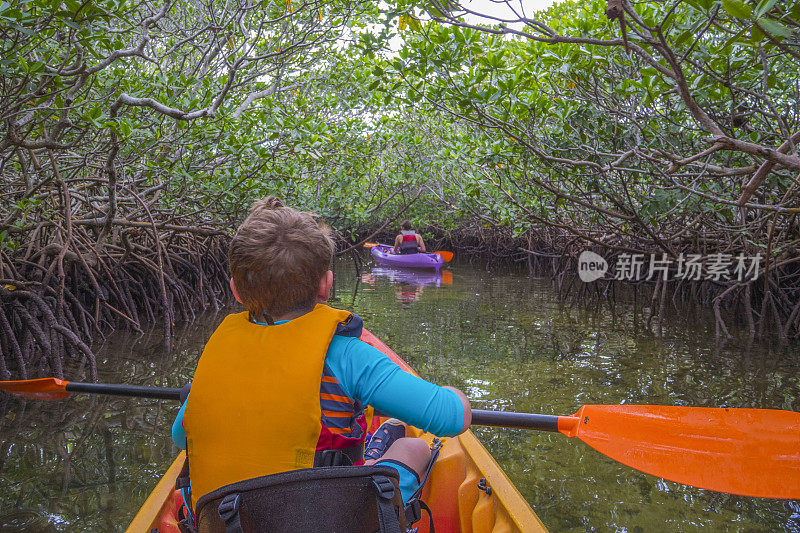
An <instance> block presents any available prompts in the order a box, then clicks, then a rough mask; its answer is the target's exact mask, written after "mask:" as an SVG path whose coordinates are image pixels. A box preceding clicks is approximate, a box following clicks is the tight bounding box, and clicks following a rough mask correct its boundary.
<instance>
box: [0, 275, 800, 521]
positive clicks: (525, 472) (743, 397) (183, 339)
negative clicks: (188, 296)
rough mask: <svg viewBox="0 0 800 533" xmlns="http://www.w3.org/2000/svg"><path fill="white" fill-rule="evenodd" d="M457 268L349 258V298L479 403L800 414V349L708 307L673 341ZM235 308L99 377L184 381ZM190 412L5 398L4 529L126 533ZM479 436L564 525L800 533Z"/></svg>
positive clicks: (114, 402)
mask: <svg viewBox="0 0 800 533" xmlns="http://www.w3.org/2000/svg"><path fill="white" fill-rule="evenodd" d="M455 268H457V270H458V276H457V278H456V279H455V280H453V279H452V277H450V278H449V280H448V279H447V277H449V276H452V274H449V272H448V271H444V272H442V273H441V274H439V276H441V278H438V277H437V275H436V274H434V273H425V272H415V271H410V272H409V271H398V270H396V269H389V268H385V267H376V268H375V269H373V270H371V271H370V272H368V273H367V274H364V272H363V271H362V272H358V271H356V269H355V267H353V265H351V264H349V263H347V262H345V261H342V262H340V263H339V264H338V265H337V275H336V279H337V285H338V292H337V296H338V299H337V301H336V304H335V305H336V306H337V307H341V308H345V309H349V310H352V311H354V312H356V313H358V314H359V315H360V316H361V317H362V318H363V319H364V323H365V325H366V326H367V327H368V328H369V329H370V330H371V331H373V332H374V333H375V334H377V335H378V336H379V337H380V338H381V339H382V340H383V341H384V342H386V343H387V344H388V345H389V346H391V347H392V348H393V349H394V350H395V351H396V352H397V353H398V354H400V355H401V356H402V357H403V358H404V359H406V361H408V362H409V363H411V364H412V365H413V366H414V367H415V368H416V369H417V370H418V371H419V373H420V374H421V375H423V376H425V377H426V378H427V379H430V380H431V381H435V382H437V383H442V384H449V385H454V386H456V387H460V388H461V389H463V390H465V391H467V392H468V393H469V395H470V397H471V398H472V399H473V401H474V403H475V406H476V407H478V408H485V409H500V408H502V409H506V410H511V411H523V412H534V413H547V414H569V413H573V412H575V411H576V410H577V408H578V407H580V406H581V405H584V404H622V403H624V404H666V405H693V406H708V407H723V406H728V407H752V408H770V409H781V408H782V409H789V410H800V362H798V358H797V348H798V346H797V345H796V344H795V345H792V346H788V347H777V346H776V347H770V346H764V345H761V346H758V345H756V346H754V347H752V348H747V347H746V345H747V334H746V332H745V333H744V334H742V335H740V336H739V337H737V338H734V339H732V341H731V342H730V343H729V344H728V345H726V346H724V347H720V346H717V345H716V344H715V343H714V328H713V324H714V322H713V316H706V315H704V312H703V311H701V312H697V313H695V312H685V313H682V314H680V315H679V316H674V317H671V318H669V319H668V320H665V322H664V331H663V335H656V334H654V333H653V331H652V330H651V329H650V326H649V325H648V324H647V317H648V315H649V309H648V308H647V304H649V299H647V300H646V301H644V300H643V299H641V298H640V300H639V305H633V304H632V303H631V302H630V301H628V302H627V303H626V302H624V301H622V300H619V301H617V302H616V304H615V305H614V306H612V305H610V304H609V303H607V302H603V303H601V304H596V305H591V306H586V305H563V304H561V303H559V301H558V299H557V297H556V295H555V293H554V292H553V290H552V287H551V285H550V284H549V282H548V281H546V280H533V279H530V278H528V277H527V276H525V275H523V274H520V273H518V272H516V271H514V270H511V269H509V270H505V271H502V270H493V271H487V269H485V268H480V267H475V266H471V265H468V264H464V263H460V264H458V265H456V267H455ZM398 286H399V287H400V290H401V292H408V291H411V289H410V288H409V287H414V300H413V305H412V304H409V303H405V302H404V300H403V299H402V298H397V294H396V291H397V290H398ZM416 289H421V290H420V292H416ZM227 311H228V312H230V311H231V310H227ZM224 315H225V312H221V313H220V314H218V315H216V316H215V315H203V316H202V318H201V319H200V320H198V321H196V322H195V323H193V324H191V325H189V326H187V327H185V328H183V329H182V330H181V331H180V336H178V337H177V338H176V345H175V346H173V347H171V348H172V349H171V350H166V348H167V347H166V346H164V344H163V337H162V336H161V335H160V334H159V333H158V332H157V331H156V332H154V333H153V334H152V335H149V336H144V337H139V336H135V335H127V334H117V335H111V336H109V340H108V341H107V343H106V345H105V346H103V347H102V349H101V352H100V354H99V357H98V360H99V361H102V364H101V365H100V373H101V375H100V380H101V381H103V382H109V383H132V384H139V385H163V386H170V387H178V386H181V385H183V384H184V383H185V382H186V380H187V379H189V377H190V376H191V374H192V372H193V371H194V367H195V364H196V360H197V357H198V356H199V354H200V352H201V350H202V347H203V345H204V343H205V342H206V341H207V340H208V338H209V337H210V335H211V333H212V331H213V330H214V328H215V327H216V326H217V324H218V323H219V322H220V321H221V320H222V318H223V316H224ZM731 332H732V333H733V334H734V335H737V331H734V330H733V329H732V331H731ZM69 377H71V378H75V377H77V376H74V375H70V376H69ZM177 408H178V406H177V405H176V404H175V403H172V402H166V401H164V402H156V401H142V400H136V399H127V398H99V397H98V398H95V399H91V398H89V397H87V396H82V397H81V396H73V397H72V398H70V399H68V400H64V401H61V402H43V401H32V400H30V401H24V402H23V401H20V400H16V399H10V398H9V397H7V396H4V395H2V394H0V531H115V530H117V531H120V530H124V528H125V526H126V525H127V524H128V522H129V521H130V519H131V518H132V516H133V515H134V514H135V512H136V510H137V509H138V508H139V506H140V505H141V504H142V502H144V500H145V498H146V496H147V494H148V493H149V492H150V491H151V490H152V488H153V487H154V486H155V484H156V482H157V481H158V479H159V477H160V476H161V474H162V473H163V472H164V470H165V469H166V467H167V466H168V465H169V463H170V462H171V460H172V459H173V458H174V456H175V453H176V452H177V450H175V449H174V448H173V446H172V443H171V439H170V425H171V423H172V420H173V418H174V415H175V412H176V410H177ZM475 433H476V435H477V436H478V438H479V439H480V440H481V441H482V442H483V444H484V445H485V446H486V447H487V448H488V449H489V451H490V452H491V453H492V455H493V456H494V457H495V459H497V461H498V462H499V463H500V465H501V466H502V467H503V469H504V470H505V471H506V473H507V474H508V475H509V477H510V478H511V480H512V481H513V482H514V484H515V485H516V487H517V488H518V489H519V490H520V492H521V493H522V494H523V496H524V497H525V498H526V499H527V500H528V501H529V502H530V503H531V505H532V506H533V507H534V509H535V510H536V512H537V514H539V516H540V517H541V518H542V520H543V521H544V523H545V524H546V525H547V526H548V527H549V528H550V530H551V531H554V532H560V531H620V532H622V531H646V532H649V531H694V530H696V529H699V528H705V529H707V530H709V531H748V532H750V531H792V532H797V531H800V507H799V506H798V503H797V502H790V501H779V500H764V499H757V498H744V497H739V496H731V495H728V494H721V493H713V492H709V491H703V490H699V489H695V488H692V487H686V486H683V485H679V484H676V483H672V482H666V481H663V480H660V479H658V478H655V477H652V476H648V475H646V474H643V473H641V472H637V471H635V470H632V469H630V468H628V467H625V466H623V465H621V464H619V463H616V462H614V461H612V460H611V459H608V458H606V457H605V456H603V455H602V454H599V453H597V452H595V451H593V450H592V449H590V448H589V447H588V446H586V445H584V444H582V443H581V442H578V441H576V440H575V439H567V438H565V437H563V436H560V435H550V434H543V433H536V432H530V431H524V430H513V429H495V428H476V429H475ZM434 512H436V511H435V509H434Z"/></svg>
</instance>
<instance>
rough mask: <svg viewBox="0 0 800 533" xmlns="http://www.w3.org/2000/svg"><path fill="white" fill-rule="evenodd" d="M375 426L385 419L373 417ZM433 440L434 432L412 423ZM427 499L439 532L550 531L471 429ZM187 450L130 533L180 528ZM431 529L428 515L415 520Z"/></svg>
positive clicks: (455, 442) (444, 456)
mask: <svg viewBox="0 0 800 533" xmlns="http://www.w3.org/2000/svg"><path fill="white" fill-rule="evenodd" d="M361 340H363V341H365V342H367V343H369V344H371V345H373V346H375V347H376V348H378V349H379V350H380V351H381V352H383V353H385V354H386V355H387V356H388V357H389V358H390V359H392V360H393V361H394V362H395V363H397V364H398V365H400V366H401V367H402V368H403V369H404V370H406V371H408V372H413V370H412V369H411V367H409V366H408V364H406V362H405V361H403V360H402V359H401V358H400V357H399V356H398V355H397V354H395V353H394V352H393V351H392V350H391V349H390V348H389V347H388V346H386V345H385V344H384V343H383V342H381V341H380V340H379V339H378V338H377V337H375V336H374V335H372V334H371V333H370V332H368V331H367V330H366V329H365V330H364V333H363V335H362V336H361ZM371 422H372V423H371V426H370V427H371V428H372V429H373V430H374V428H376V427H377V426H378V425H379V424H380V423H381V422H382V419H380V418H378V417H375V419H374V420H372V421H371ZM410 429H411V430H412V431H413V432H415V433H416V436H419V437H422V438H423V439H425V440H427V441H428V442H429V443H430V442H431V441H432V439H433V436H432V435H429V434H427V433H426V434H422V432H421V431H420V430H418V429H416V428H410ZM443 441H444V445H443V447H442V449H441V452H440V453H439V459H438V460H437V461H436V463H435V465H434V467H433V470H432V472H431V476H430V478H429V480H428V483H427V484H426V485H425V490H424V492H423V497H422V499H423V500H424V501H425V502H426V503H427V504H428V506H430V508H431V511H432V514H433V522H434V526H435V528H436V531H437V533H456V532H458V533H484V532H486V533H488V532H496V533H499V532H503V533H510V532H517V531H519V532H525V533H533V532H540V531H547V529H546V528H545V527H544V525H543V524H542V522H541V520H539V517H538V516H536V513H535V512H534V511H533V509H531V507H530V505H528V503H527V502H526V501H525V499H524V498H523V497H522V495H521V494H520V493H519V491H518V490H517V489H516V487H514V484H513V483H511V481H510V480H509V479H508V477H507V476H506V475H505V473H504V472H503V469H502V468H500V466H499V465H498V464H497V462H496V461H495V460H494V458H492V456H491V455H490V454H489V452H488V451H486V448H484V447H483V446H482V445H481V443H480V442H478V439H476V438H475V436H474V435H473V434H472V432H471V431H467V432H465V433H463V434H461V435H459V436H458V437H453V438H447V439H443ZM184 459H185V453H184V452H181V454H180V455H179V456H178V457H177V458H176V459H175V461H174V462H173V463H172V465H171V466H170V467H169V469H167V472H166V473H165V474H164V477H162V478H161V481H159V482H158V485H156V488H155V489H153V492H151V493H150V496H148V498H147V500H146V501H145V502H144V505H142V507H141V509H140V510H139V512H138V513H137V514H136V516H135V517H134V518H133V521H132V522H131V524H130V525H129V526H128V530H127V531H128V532H129V533H152V532H153V530H154V529H155V530H157V531H158V532H159V533H178V532H179V529H178V525H177V523H178V510H179V508H180V506H181V505H182V504H183V500H182V498H181V496H180V494H179V493H178V491H176V490H175V480H176V479H177V477H178V475H179V474H180V471H181V468H182V467H183V462H184ZM416 526H418V527H419V528H420V529H419V531H420V533H428V523H427V520H426V519H423V520H421V521H420V522H418V523H417V524H416Z"/></svg>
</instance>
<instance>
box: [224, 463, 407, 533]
mask: <svg viewBox="0 0 800 533" xmlns="http://www.w3.org/2000/svg"><path fill="white" fill-rule="evenodd" d="M372 484H373V485H374V486H375V492H376V495H377V506H378V522H379V523H380V527H381V529H380V531H381V533H401V531H400V521H399V520H398V519H397V513H396V512H395V507H394V505H393V504H392V499H393V498H394V495H395V490H396V489H395V484H394V483H392V480H390V479H389V478H388V477H386V476H380V475H376V476H372ZM225 533H228V532H227V531H226V532H225Z"/></svg>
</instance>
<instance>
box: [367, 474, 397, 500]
mask: <svg viewBox="0 0 800 533" xmlns="http://www.w3.org/2000/svg"><path fill="white" fill-rule="evenodd" d="M372 484H373V485H375V488H376V489H377V491H378V496H380V497H381V498H383V499H385V500H391V499H392V498H394V483H392V480H391V479H389V478H388V477H386V476H373V478H372Z"/></svg>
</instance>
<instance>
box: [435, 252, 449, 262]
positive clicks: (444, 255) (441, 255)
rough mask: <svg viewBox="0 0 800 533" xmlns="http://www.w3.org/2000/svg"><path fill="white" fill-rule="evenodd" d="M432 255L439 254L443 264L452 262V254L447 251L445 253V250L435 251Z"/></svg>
mask: <svg viewBox="0 0 800 533" xmlns="http://www.w3.org/2000/svg"><path fill="white" fill-rule="evenodd" d="M433 253H435V254H439V256H440V257H441V258H442V259H444V262H445V263H449V262H450V261H452V260H453V252H448V251H446V250H436V251H435V252H433Z"/></svg>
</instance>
